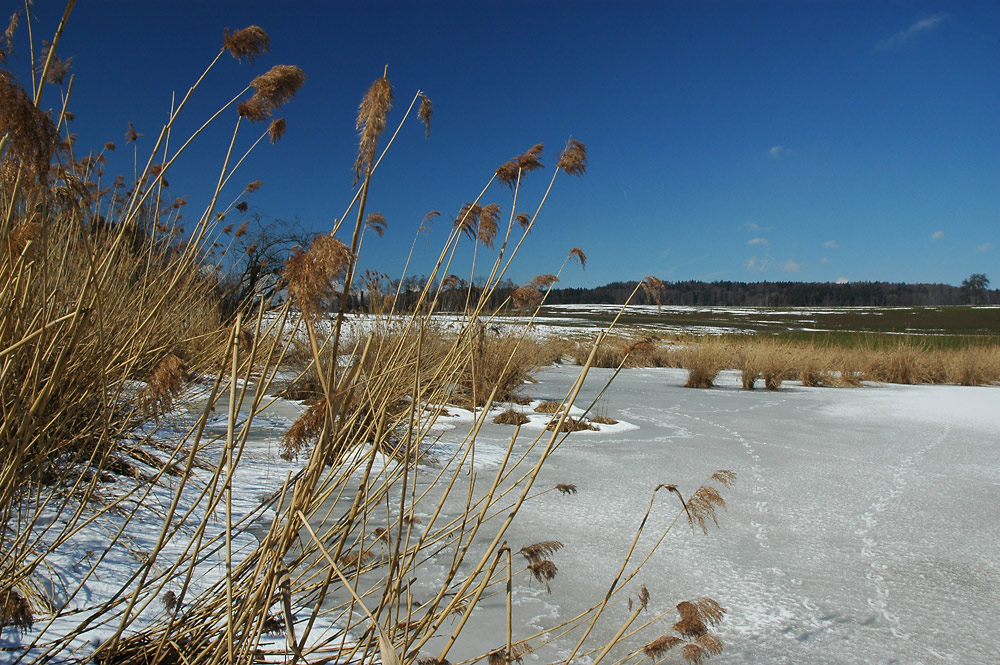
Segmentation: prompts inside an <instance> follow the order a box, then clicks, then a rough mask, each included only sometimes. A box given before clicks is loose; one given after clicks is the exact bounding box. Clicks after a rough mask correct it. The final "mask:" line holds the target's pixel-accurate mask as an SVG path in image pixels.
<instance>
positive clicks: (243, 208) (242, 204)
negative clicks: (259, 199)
mask: <svg viewBox="0 0 1000 665" xmlns="http://www.w3.org/2000/svg"><path fill="white" fill-rule="evenodd" d="M249 208H250V204H248V203H247V202H246V201H240V202H239V203H237V204H236V209H237V210H239V211H240V212H246V211H247V209H249Z"/></svg>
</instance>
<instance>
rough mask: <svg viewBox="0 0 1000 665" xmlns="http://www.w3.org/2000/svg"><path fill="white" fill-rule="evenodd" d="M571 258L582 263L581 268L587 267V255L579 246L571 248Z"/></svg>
mask: <svg viewBox="0 0 1000 665" xmlns="http://www.w3.org/2000/svg"><path fill="white" fill-rule="evenodd" d="M569 258H570V260H575V261H578V262H579V263H580V269H581V270H586V269H587V255H586V254H584V253H583V250H582V249H580V248H579V247H574V248H573V249H571V250H569Z"/></svg>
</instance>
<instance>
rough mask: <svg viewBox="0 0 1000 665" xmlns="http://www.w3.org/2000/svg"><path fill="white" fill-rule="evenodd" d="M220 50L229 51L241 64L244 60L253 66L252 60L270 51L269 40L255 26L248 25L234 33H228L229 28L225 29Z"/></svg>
mask: <svg viewBox="0 0 1000 665" xmlns="http://www.w3.org/2000/svg"><path fill="white" fill-rule="evenodd" d="M222 48H224V49H226V50H227V51H229V53H230V54H231V55H232V56H233V57H234V58H236V60H237V61H239V62H242V61H243V58H246V59H247V62H249V63H250V64H253V61H254V58H256V57H257V56H258V55H264V54H265V53H267V52H268V51H270V50H271V38H270V37H268V36H267V33H266V32H264V30H263V29H262V28H261V27H259V26H256V25H248V26H247V27H245V28H243V29H241V30H236V31H234V32H229V28H226V29H225V30H224V31H223V37H222Z"/></svg>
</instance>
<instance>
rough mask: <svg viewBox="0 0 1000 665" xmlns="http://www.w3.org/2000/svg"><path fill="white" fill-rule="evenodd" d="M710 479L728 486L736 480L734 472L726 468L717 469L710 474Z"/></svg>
mask: <svg viewBox="0 0 1000 665" xmlns="http://www.w3.org/2000/svg"><path fill="white" fill-rule="evenodd" d="M711 480H714V481H715V482H717V483H720V484H722V486H723V487H730V486H731V485H732V484H733V483H735V482H736V472H735V471H730V470H728V469H719V470H718V471H716V472H715V473H713V474H712V476H711Z"/></svg>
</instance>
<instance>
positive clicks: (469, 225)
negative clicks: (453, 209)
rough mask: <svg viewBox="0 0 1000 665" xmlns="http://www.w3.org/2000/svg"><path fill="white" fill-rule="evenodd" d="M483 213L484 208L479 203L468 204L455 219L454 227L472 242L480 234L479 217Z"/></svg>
mask: <svg viewBox="0 0 1000 665" xmlns="http://www.w3.org/2000/svg"><path fill="white" fill-rule="evenodd" d="M482 212H483V207H482V206H481V205H479V204H478V203H470V202H466V203H465V204H464V205H462V208H461V210H459V211H458V216H457V217H455V223H454V226H455V228H457V229H458V230H460V231H461V232H462V233H464V234H465V235H466V236H467V237H468V238H469V239H470V240H473V239H476V237H477V236H478V234H479V215H480V214H481V213H482Z"/></svg>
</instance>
